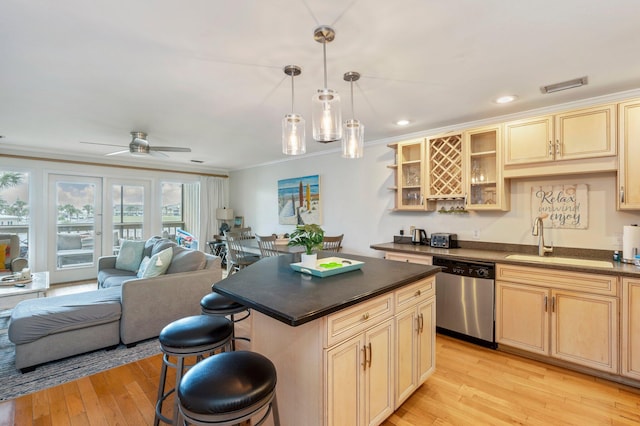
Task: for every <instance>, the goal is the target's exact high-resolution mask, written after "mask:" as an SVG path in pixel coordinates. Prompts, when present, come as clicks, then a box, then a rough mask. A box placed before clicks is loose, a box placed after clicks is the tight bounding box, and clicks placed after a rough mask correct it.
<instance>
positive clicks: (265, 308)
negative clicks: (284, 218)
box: [214, 252, 440, 326]
mask: <svg viewBox="0 0 640 426" xmlns="http://www.w3.org/2000/svg"><path fill="white" fill-rule="evenodd" d="M332 256H337V257H341V258H344V259H351V260H359V261H361V262H364V265H362V268H361V269H359V270H355V271H349V272H345V273H342V274H337V275H333V276H329V277H324V278H320V277H315V276H311V275H307V274H301V273H299V272H296V271H294V270H293V269H291V267H290V264H291V263H292V262H298V261H299V255H281V256H273V257H266V258H264V259H261V260H260V261H258V262H257V263H255V264H253V265H251V266H250V267H247V268H244V269H241V270H240V271H238V272H236V273H234V274H232V275H230V276H229V277H227V278H225V279H223V280H222V281H219V282H218V283H216V284H215V286H214V290H215V291H217V292H218V293H220V294H223V295H225V296H227V297H230V298H231V299H233V300H235V301H237V302H240V303H242V304H244V305H245V306H248V307H250V308H252V309H255V310H257V311H259V312H261V313H263V314H265V315H268V316H270V317H272V318H275V319H277V320H278V321H282V322H283V323H285V324H288V325H291V326H298V325H301V324H304V323H306V322H309V321H312V320H315V319H317V318H321V317H323V316H326V315H328V314H330V313H332V312H336V311H339V310H341V309H344V308H346V307H348V306H352V305H355V304H357V303H360V302H363V301H365V300H368V299H371V298H373V297H375V296H378V295H380V294H383V293H387V292H389V291H392V290H394V289H397V288H400V287H402V286H404V285H406V284H409V283H412V282H414V281H417V280H419V279H422V278H425V277H429V276H431V275H433V274H435V273H437V272H438V271H440V268H439V267H436V266H428V265H418V264H405V263H400V262H394V261H390V260H384V259H379V258H375V257H364V256H357V255H353V254H349V253H342V252H341V253H337V254H336V253H331V252H320V253H319V254H318V257H319V258H323V257H332Z"/></svg>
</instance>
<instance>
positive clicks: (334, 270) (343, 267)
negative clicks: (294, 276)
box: [291, 257, 364, 278]
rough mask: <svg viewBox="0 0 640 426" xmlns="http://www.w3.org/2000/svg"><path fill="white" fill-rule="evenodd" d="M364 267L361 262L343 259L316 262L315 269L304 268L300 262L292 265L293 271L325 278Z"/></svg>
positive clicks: (328, 258)
mask: <svg viewBox="0 0 640 426" xmlns="http://www.w3.org/2000/svg"><path fill="white" fill-rule="evenodd" d="M362 265H364V262H360V261H359V260H350V259H344V258H342V257H325V258H322V259H318V260H317V261H316V267H315V268H307V267H304V266H302V262H298V263H292V264H291V269H293V270H294V271H296V272H300V273H302V274H309V275H313V276H315V277H321V278H324V277H330V276H331V275H337V274H342V273H344V272H349V271H355V270H357V269H360V268H362Z"/></svg>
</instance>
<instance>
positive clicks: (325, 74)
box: [322, 40, 329, 90]
mask: <svg viewBox="0 0 640 426" xmlns="http://www.w3.org/2000/svg"><path fill="white" fill-rule="evenodd" d="M322 55H323V58H324V88H325V90H326V89H327V88H328V87H329V86H327V41H326V40H325V41H324V42H323V43H322Z"/></svg>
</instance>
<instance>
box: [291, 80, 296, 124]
mask: <svg viewBox="0 0 640 426" xmlns="http://www.w3.org/2000/svg"><path fill="white" fill-rule="evenodd" d="M294 99H295V97H294V95H293V74H291V114H294V111H295V106H294Z"/></svg>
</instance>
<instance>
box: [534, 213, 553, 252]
mask: <svg viewBox="0 0 640 426" xmlns="http://www.w3.org/2000/svg"><path fill="white" fill-rule="evenodd" d="M531 235H534V236H539V238H538V256H544V255H545V254H547V253H553V246H545V245H544V224H543V223H542V217H540V216H538V217H536V220H535V221H534V222H533V228H532V229H531Z"/></svg>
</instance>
